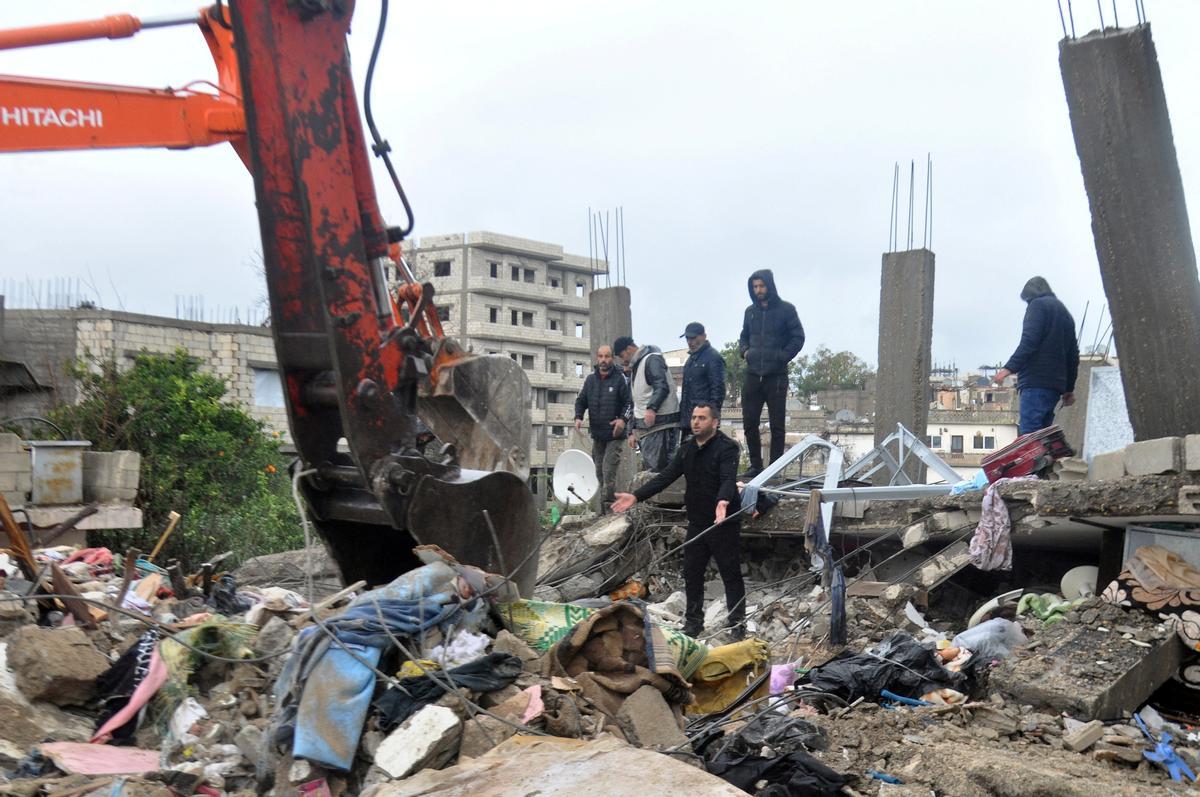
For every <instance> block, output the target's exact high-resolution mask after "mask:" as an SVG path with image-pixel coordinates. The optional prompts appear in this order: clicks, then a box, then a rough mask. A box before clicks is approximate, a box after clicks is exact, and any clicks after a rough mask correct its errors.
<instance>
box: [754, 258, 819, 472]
mask: <svg viewBox="0 0 1200 797" xmlns="http://www.w3.org/2000/svg"><path fill="white" fill-rule="evenodd" d="M746 286H747V288H748V289H749V291H750V306H749V307H747V308H746V314H745V316H744V317H743V319H742V334H741V337H740V338H738V349H739V351H740V352H741V354H742V359H744V360H745V361H746V384H745V387H743V389H742V426H743V427H744V429H745V432H746V448H747V449H749V451H748V453H749V455H750V473H749V474H747V475H748V476H750V477H753V476H755V475H757V474H758V472H759V471H761V470H762V469H763V461H762V442H761V440H760V438H759V433H758V423H759V420H760V419H761V418H762V408H763V404H766V405H767V420H768V423H769V425H770V427H771V462H774V461H775V460H777V459H779V458H780V457H781V456H783V444H784V439H785V438H784V435H785V433H786V429H785V427H786V422H787V393H788V363H790V362H791V361H792V359H793V358H795V356H796V355H797V354H799V353H800V350H801V349H803V348H804V327H803V326H801V325H800V316H799V315H797V314H796V308H795V306H793V305H792V304H791V303H790V302H785V301H784V300H783V299H780V298H779V294H778V293H777V292H776V290H775V275H773V274H772V273H771V270H770V269H766V268H764V269H760V270H758V271H755V272H754V273H753V274H751V275H750V279H748V280H747V281H746ZM768 464H769V463H768Z"/></svg>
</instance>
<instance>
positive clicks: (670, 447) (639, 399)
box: [613, 335, 679, 473]
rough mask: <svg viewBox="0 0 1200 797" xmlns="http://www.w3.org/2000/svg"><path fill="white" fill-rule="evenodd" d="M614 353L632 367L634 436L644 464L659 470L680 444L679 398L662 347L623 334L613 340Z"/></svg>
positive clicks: (631, 389)
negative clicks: (638, 342) (644, 343)
mask: <svg viewBox="0 0 1200 797" xmlns="http://www.w3.org/2000/svg"><path fill="white" fill-rule="evenodd" d="M613 354H615V355H616V356H618V357H620V358H621V360H622V361H624V362H625V363H626V364H627V365H628V366H629V392H630V394H631V395H632V397H633V424H634V435H636V439H635V437H634V436H633V435H631V436H630V438H629V446H630V447H631V448H632V447H633V445H634V443H635V442H636V443H637V444H638V445H639V446H640V447H641V449H642V467H643V468H644V469H645V470H652V471H654V472H655V473H657V472H659V471H660V470H662V469H663V468H665V467H666V466H667V463H668V462H670V461H671V455H672V454H674V453H675V446H676V445H678V443H679V398H678V397H677V396H676V395H675V381H674V380H673V379H671V372H670V370H668V368H667V361H666V360H665V359H664V358H663V354H662V349H660V348H658V347H657V346H642V347H640V348H639V347H638V345H637V344H636V343H634V342H633V338H631V337H629V336H628V335H622V336H621V337H619V338H617V339H616V341H614V342H613Z"/></svg>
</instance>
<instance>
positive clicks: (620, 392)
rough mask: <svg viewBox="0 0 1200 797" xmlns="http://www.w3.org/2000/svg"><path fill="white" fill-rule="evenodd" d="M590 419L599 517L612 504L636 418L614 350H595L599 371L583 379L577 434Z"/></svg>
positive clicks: (576, 416) (576, 412)
mask: <svg viewBox="0 0 1200 797" xmlns="http://www.w3.org/2000/svg"><path fill="white" fill-rule="evenodd" d="M585 412H586V413H587V416H588V433H589V434H590V435H591V438H592V460H593V461H594V462H595V463H596V480H597V481H598V482H599V483H600V491H599V496H600V514H604V507H605V506H606V505H607V504H611V503H612V500H613V492H614V491H615V490H616V486H617V466H618V465H619V464H620V462H621V441H623V440H624V439H625V427H626V425H627V424H628V423H629V420H630V418H631V417H632V415H633V401H632V399H631V398H630V395H629V383H628V382H626V381H625V375H624V374H623V373H621V371H620V370H619V369H618V368H616V367H614V366H613V355H612V349H610V348H609V347H608V346H601V347H600V348H598V349H596V368H595V370H593V371H592V373H590V374H588V377H587V379H585V380H583V389H582V390H580V391H579V396H578V397H576V399H575V431H577V432H578V431H580V428H581V427H582V426H583V414H584V413H585Z"/></svg>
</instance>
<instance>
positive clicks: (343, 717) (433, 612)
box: [260, 562, 464, 770]
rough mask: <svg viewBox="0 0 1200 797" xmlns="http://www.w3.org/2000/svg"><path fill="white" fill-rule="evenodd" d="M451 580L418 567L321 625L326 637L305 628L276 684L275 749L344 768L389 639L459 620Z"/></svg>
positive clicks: (437, 567) (442, 569)
mask: <svg viewBox="0 0 1200 797" xmlns="http://www.w3.org/2000/svg"><path fill="white" fill-rule="evenodd" d="M456 576H457V574H456V573H455V571H454V570H453V568H451V567H449V566H448V565H446V564H445V563H444V562H435V563H434V564H429V565H425V566H424V567H420V568H417V569H416V570H412V571H409V572H408V573H405V574H404V575H402V576H400V577H399V578H397V579H396V580H395V581H393V582H392V583H390V584H388V585H387V586H384V587H380V588H379V589H376V590H372V591H370V592H365V593H363V594H361V595H359V596H358V597H357V598H355V599H354V601H352V602H351V604H350V606H348V607H347V608H346V610H345V611H343V612H342V613H341V614H340V615H338V616H337V617H334V618H332V619H330V620H327V621H326V622H325V623H324V625H325V628H326V629H328V631H329V633H326V632H325V631H323V630H322V629H321V628H320V627H317V626H312V627H309V628H306V629H304V631H302V632H301V633H300V634H299V635H298V636H297V637H296V642H295V645H294V648H293V652H292V655H291V657H290V658H289V659H288V661H287V663H286V664H285V665H284V667H283V670H282V672H281V673H280V676H279V680H278V681H277V682H276V684H275V703H276V706H277V710H276V715H275V719H274V721H273V726H272V739H273V741H274V742H275V744H277V745H281V746H283V745H287V744H289V743H290V744H291V745H292V755H293V756H295V757H296V758H304V759H307V760H309V761H314V762H316V763H319V764H322V765H324V766H327V767H331V768H334V769H340V770H348V769H350V766H351V764H353V762H354V753H355V751H356V750H357V749H358V740H359V737H360V736H361V735H362V729H363V720H364V719H365V718H366V714H367V710H368V708H369V707H370V703H371V694H372V692H373V691H374V688H375V673H374V671H373V670H372V669H371V668H372V667H374V666H376V665H377V664H378V662H379V659H380V657H381V656H382V655H383V651H384V650H385V649H386V648H387V647H388V646H389V645H390V644H391V637H392V636H395V637H399V638H413V637H416V636H419V635H420V634H421V633H422V632H424V631H426V630H427V629H430V628H434V627H439V626H440V627H444V626H446V625H448V624H450V623H451V622H453V621H455V620H457V619H459V618H460V617H461V616H462V614H463V609H464V606H463V604H461V603H459V598H458V594H457V592H455V589H454V582H455V578H456ZM381 617H382V620H381ZM330 634H332V635H333V637H334V638H336V640H337V642H334V641H333V639H331V638H330ZM346 648H349V649H350V651H351V652H352V653H353V655H352V653H351V652H348V651H347V650H346ZM355 656H357V657H358V658H357V659H356V658H355ZM360 659H361V661H360ZM368 664H369V665H370V666H368ZM310 685H313V686H314V687H315V688H308V687H309V686H310ZM260 764H261V762H260Z"/></svg>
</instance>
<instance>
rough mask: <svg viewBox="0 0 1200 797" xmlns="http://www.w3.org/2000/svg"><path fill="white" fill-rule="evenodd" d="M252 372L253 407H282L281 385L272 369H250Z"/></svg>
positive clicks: (276, 372) (276, 373) (277, 373)
mask: <svg viewBox="0 0 1200 797" xmlns="http://www.w3.org/2000/svg"><path fill="white" fill-rule="evenodd" d="M250 370H251V371H253V372H254V406H256V407H283V406H285V404H284V403H283V383H282V382H281V381H280V380H279V371H278V370H276V369H274V368H251V369H250Z"/></svg>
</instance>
